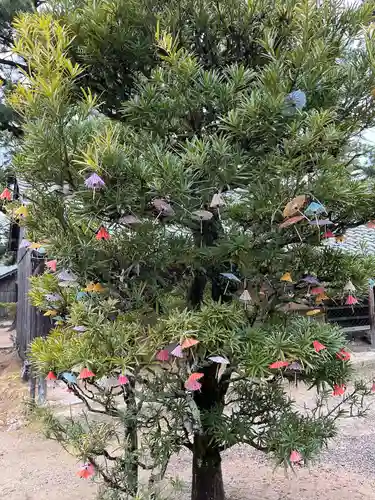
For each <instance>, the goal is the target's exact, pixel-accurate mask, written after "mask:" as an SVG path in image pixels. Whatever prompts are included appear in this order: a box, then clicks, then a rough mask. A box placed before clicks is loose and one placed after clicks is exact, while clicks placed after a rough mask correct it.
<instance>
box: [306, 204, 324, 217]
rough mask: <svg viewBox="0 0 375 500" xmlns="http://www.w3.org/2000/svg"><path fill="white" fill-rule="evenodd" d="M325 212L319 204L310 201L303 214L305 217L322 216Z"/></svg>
mask: <svg viewBox="0 0 375 500" xmlns="http://www.w3.org/2000/svg"><path fill="white" fill-rule="evenodd" d="M325 211H326V209H325V208H324V206H323V205H322V204H321V203H318V202H316V201H312V202H311V203H309V205H308V206H307V207H306V210H305V214H306V215H318V214H322V213H324V212H325Z"/></svg>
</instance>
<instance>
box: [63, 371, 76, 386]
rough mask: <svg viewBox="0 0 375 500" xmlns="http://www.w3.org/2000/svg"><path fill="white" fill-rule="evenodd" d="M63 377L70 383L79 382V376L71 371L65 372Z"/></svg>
mask: <svg viewBox="0 0 375 500" xmlns="http://www.w3.org/2000/svg"><path fill="white" fill-rule="evenodd" d="M61 377H62V378H63V379H64V380H65V381H66V382H68V384H76V383H77V377H76V376H75V375H74V374H73V373H70V372H64V373H63V374H62V375H61Z"/></svg>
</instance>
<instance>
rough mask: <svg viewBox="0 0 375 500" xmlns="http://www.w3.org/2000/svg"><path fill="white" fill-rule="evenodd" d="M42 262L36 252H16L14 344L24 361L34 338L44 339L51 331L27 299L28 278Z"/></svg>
mask: <svg viewBox="0 0 375 500" xmlns="http://www.w3.org/2000/svg"><path fill="white" fill-rule="evenodd" d="M42 261H43V259H41V258H40V257H38V255H37V253H36V252H31V251H30V250H29V251H28V250H27V249H25V248H20V249H19V250H18V258H17V262H18V280H17V281H18V300H17V314H16V332H17V335H16V342H17V348H18V352H19V355H20V356H21V358H22V359H23V360H24V359H25V358H26V355H27V350H28V347H29V345H30V342H31V341H32V340H33V339H34V338H36V337H45V336H46V335H48V332H49V331H50V329H51V326H52V322H51V320H50V318H47V317H45V316H43V313H42V312H40V311H39V310H38V309H37V308H36V307H34V306H32V305H31V303H30V298H29V290H30V277H31V276H32V275H35V274H38V268H39V267H40V263H41V262H42Z"/></svg>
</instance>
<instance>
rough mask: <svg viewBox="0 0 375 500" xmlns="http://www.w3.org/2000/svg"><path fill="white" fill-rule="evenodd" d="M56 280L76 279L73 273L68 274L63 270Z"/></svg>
mask: <svg viewBox="0 0 375 500" xmlns="http://www.w3.org/2000/svg"><path fill="white" fill-rule="evenodd" d="M58 278H59V280H60V281H75V280H76V279H77V277H76V276H75V275H74V274H73V273H70V272H69V271H66V270H65V269H64V270H63V271H61V273H59V274H58Z"/></svg>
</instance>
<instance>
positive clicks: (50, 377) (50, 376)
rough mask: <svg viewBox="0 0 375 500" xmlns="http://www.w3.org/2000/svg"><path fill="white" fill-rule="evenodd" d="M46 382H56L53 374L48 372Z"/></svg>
mask: <svg viewBox="0 0 375 500" xmlns="http://www.w3.org/2000/svg"><path fill="white" fill-rule="evenodd" d="M46 380H57V377H56V375H55V374H54V373H53V372H48V375H47V377H46Z"/></svg>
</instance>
